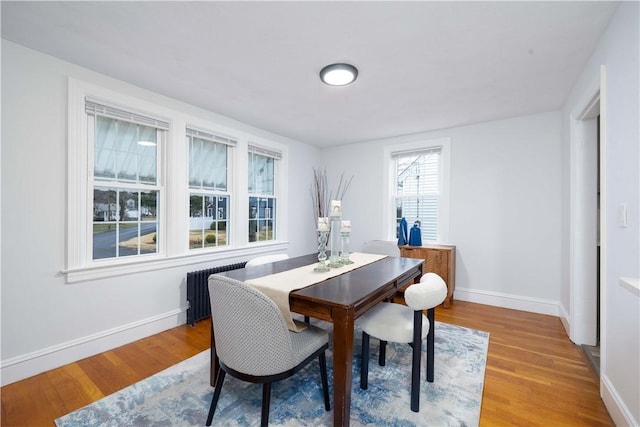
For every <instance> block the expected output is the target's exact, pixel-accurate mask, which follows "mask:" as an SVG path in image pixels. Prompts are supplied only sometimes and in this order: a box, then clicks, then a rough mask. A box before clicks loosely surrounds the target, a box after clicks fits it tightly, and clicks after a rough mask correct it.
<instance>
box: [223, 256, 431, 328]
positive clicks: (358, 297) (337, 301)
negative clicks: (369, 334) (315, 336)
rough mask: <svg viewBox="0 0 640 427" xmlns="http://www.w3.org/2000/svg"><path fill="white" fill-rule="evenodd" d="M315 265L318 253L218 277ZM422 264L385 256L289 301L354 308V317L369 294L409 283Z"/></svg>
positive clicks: (245, 277)
mask: <svg viewBox="0 0 640 427" xmlns="http://www.w3.org/2000/svg"><path fill="white" fill-rule="evenodd" d="M317 262H318V257H317V254H309V255H303V256H300V257H295V258H290V259H287V260H283V261H277V262H274V263H269V264H263V265H258V266H255V267H250V268H242V269H238V270H232V271H227V272H224V273H220V274H222V275H224V276H227V277H230V278H233V279H236V280H240V281H246V280H250V279H255V278H258V277H262V276H266V275H269V274H275V273H280V272H283V271H287V270H292V269H294V268H298V267H303V266H305V265H310V264H313V263H317ZM422 262H423V260H420V259H413V258H394V257H386V258H383V259H381V260H379V261H375V262H373V263H370V264H367V265H364V266H362V267H360V268H357V269H355V270H351V271H349V272H346V273H345V274H341V275H339V276H335V277H332V278H330V279H327V280H324V281H322V282H319V283H316V284H314V285H310V286H307V287H306V288H302V289H298V290H296V291H293V292H291V294H290V298H292V299H299V300H307V301H309V302H322V304H324V305H332V306H342V307H345V306H353V307H355V308H356V314H357V315H359V314H360V310H359V309H358V308H359V306H360V305H362V304H364V303H366V302H367V301H368V300H369V299H370V296H371V294H372V293H375V292H377V291H378V290H379V289H380V288H381V287H384V285H385V284H386V283H389V284H391V283H398V282H399V283H403V282H404V281H403V279H402V278H401V279H400V280H398V278H399V277H402V276H403V275H405V274H406V275H407V278H406V282H408V281H410V280H411V279H413V278H414V277H413V276H414V275H415V274H413V276H411V274H412V272H411V270H413V268H414V267H416V266H418V265H420V264H421V263H422ZM410 276H411V277H410ZM293 308H294V307H292V309H293Z"/></svg>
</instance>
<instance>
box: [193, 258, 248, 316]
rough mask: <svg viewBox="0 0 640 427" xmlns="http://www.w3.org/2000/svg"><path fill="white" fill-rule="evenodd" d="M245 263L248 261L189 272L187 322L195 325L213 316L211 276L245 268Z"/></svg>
mask: <svg viewBox="0 0 640 427" xmlns="http://www.w3.org/2000/svg"><path fill="white" fill-rule="evenodd" d="M245 264H246V261H245V262H239V263H236V264H228V265H221V266H219V267H213V268H207V269H205V270H199V271H191V272H189V273H187V323H188V324H189V325H191V326H193V325H194V324H195V323H196V322H197V321H199V320H202V319H206V318H207V317H209V316H211V301H210V300H209V276H211V275H212V274H216V273H222V272H223V271H230V270H236V269H238V268H244V266H245Z"/></svg>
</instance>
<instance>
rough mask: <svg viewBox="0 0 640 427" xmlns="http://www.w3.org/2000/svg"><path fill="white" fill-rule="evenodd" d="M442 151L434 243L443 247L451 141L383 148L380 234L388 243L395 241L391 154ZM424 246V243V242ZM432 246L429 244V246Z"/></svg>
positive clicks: (411, 142)
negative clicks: (429, 150) (424, 150)
mask: <svg viewBox="0 0 640 427" xmlns="http://www.w3.org/2000/svg"><path fill="white" fill-rule="evenodd" d="M437 147H440V148H441V152H440V161H441V177H442V182H441V183H440V186H441V187H440V191H441V194H440V200H439V212H438V231H437V232H438V240H437V242H436V243H441V244H445V243H448V241H449V217H450V216H449V199H450V188H451V187H450V176H451V138H448V137H446V138H437V139H418V140H414V141H410V142H403V143H395V144H394V143H390V144H386V145H384V147H383V165H382V171H383V176H384V177H385V181H386V185H383V186H382V203H383V206H382V220H383V224H384V225H383V232H384V236H386V239H387V240H391V241H395V240H396V229H395V227H394V224H395V221H394V219H395V209H396V206H395V184H396V182H395V170H394V164H395V161H394V160H393V159H392V158H391V157H392V153H394V152H398V151H412V150H420V149H429V148H437ZM423 243H427V242H423ZM429 243H431V242H429Z"/></svg>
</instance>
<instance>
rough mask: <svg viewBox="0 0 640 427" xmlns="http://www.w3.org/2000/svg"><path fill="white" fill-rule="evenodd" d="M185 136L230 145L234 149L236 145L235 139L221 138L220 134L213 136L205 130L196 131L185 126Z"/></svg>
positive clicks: (191, 127)
mask: <svg viewBox="0 0 640 427" xmlns="http://www.w3.org/2000/svg"><path fill="white" fill-rule="evenodd" d="M187 136H192V137H195V138H200V139H206V140H207V141H211V142H217V143H220V144H225V145H230V146H233V147H235V146H236V145H238V141H237V140H236V139H235V138H232V137H228V136H223V135H220V134H214V133H211V132H207V131H205V130H200V129H196V128H195V127H193V126H187Z"/></svg>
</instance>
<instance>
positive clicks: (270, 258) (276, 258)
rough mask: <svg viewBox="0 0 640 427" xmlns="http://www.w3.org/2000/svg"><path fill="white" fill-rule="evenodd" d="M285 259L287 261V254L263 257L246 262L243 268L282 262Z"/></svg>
mask: <svg viewBox="0 0 640 427" xmlns="http://www.w3.org/2000/svg"><path fill="white" fill-rule="evenodd" d="M285 259H289V255H287V254H274V255H263V256H259V257H256V258H254V259H251V260H249V261H247V264H246V265H245V267H255V266H256V265H262V264H267V263H270V262H276V261H282V260H285Z"/></svg>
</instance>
